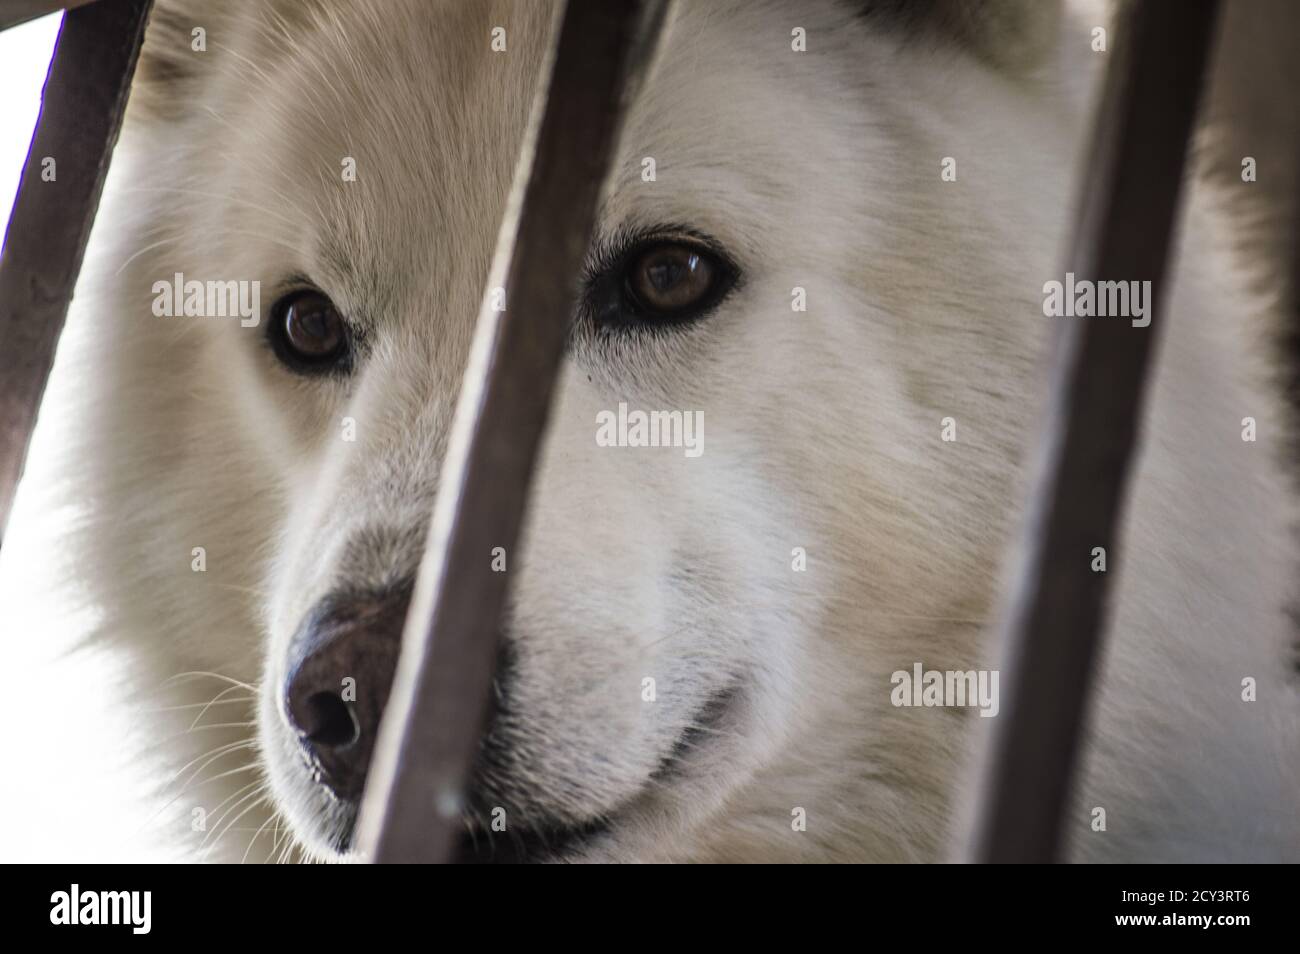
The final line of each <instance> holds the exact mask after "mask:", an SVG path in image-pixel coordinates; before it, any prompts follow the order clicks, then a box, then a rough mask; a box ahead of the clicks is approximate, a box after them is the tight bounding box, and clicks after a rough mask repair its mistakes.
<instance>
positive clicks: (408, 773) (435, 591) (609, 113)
mask: <svg viewBox="0 0 1300 954" xmlns="http://www.w3.org/2000/svg"><path fill="white" fill-rule="evenodd" d="M667 6H668V5H667V3H666V2H665V0H625V2H621V3H609V2H608V0H570V2H569V3H568V5H567V8H566V9H565V11H564V14H563V20H562V23H561V26H560V32H559V40H558V44H557V46H556V49H555V53H554V58H553V67H552V68H551V71H550V74H549V75H550V84H549V89H550V92H549V95H548V96H547V98H546V102H545V107H544V112H543V113H542V119H541V124H540V127H538V128H537V130H536V132H535V138H533V135H532V134H531V133H530V137H529V141H528V142H526V143H525V145H524V156H523V157H522V159H521V162H520V165H519V170H520V171H519V172H518V173H517V174H516V183H515V187H514V190H513V192H512V195H511V201H510V205H509V208H508V211H507V213H506V221H505V223H504V224H503V226H502V231H501V242H500V244H499V245H498V249H497V254H496V261H495V262H494V264H493V270H492V277H491V278H489V280H488V287H489V289H491V288H492V287H494V286H496V285H503V286H504V287H505V290H506V310H505V311H504V312H501V313H497V312H494V311H492V309H491V308H490V307H489V305H488V303H487V298H486V297H485V301H484V306H483V309H482V311H481V312H480V315H479V325H478V329H477V332H476V337H475V343H474V348H473V354H472V355H471V358H470V363H469V367H468V368H467V370H466V374H465V384H464V387H463V390H462V392H461V396H460V402H459V405H458V406H457V409H456V416H455V420H454V423H453V425H452V435H451V441H450V447H449V449H448V452H447V459H446V461H445V462H444V465H443V474H442V480H441V483H440V486H441V490H440V493H439V496H438V502H437V504H436V506H435V508H434V517H433V524H432V529H431V531H430V538H429V546H428V550H427V552H426V554H425V559H424V563H423V565H422V566H421V568H420V574H419V577H418V580H417V582H416V589H415V595H414V597H413V599H412V602H411V609H410V613H409V615H408V617H407V622H406V630H405V633H404V634H403V642H402V655H401V659H400V661H399V663H398V669H397V676H396V680H395V682H394V685H393V692H392V695H391V697H390V699H389V703H388V710H387V712H386V713H385V715H384V720H383V725H382V727H381V730H380V736H379V742H378V745H377V747H376V751H375V756H374V760H373V762H372V764H371V771H370V780H369V783H368V785H367V788H366V794H365V798H364V800H363V805H362V811H361V819H360V823H359V830H358V850H359V852H360V854H361V855H362V857H364V858H367V859H369V860H372V861H378V862H416V861H442V860H446V859H448V858H449V857H450V855H451V851H452V849H453V848H454V846H455V844H456V840H457V837H458V835H459V833H460V832H461V831H463V828H462V823H461V818H460V813H459V806H460V804H461V803H462V800H463V797H464V787H465V785H466V782H467V776H468V772H469V767H470V764H471V761H472V759H473V756H474V753H475V750H476V748H477V745H478V740H479V734H480V732H481V730H482V725H483V720H484V717H485V713H486V708H487V702H488V694H489V690H490V687H491V682H492V673H493V668H494V663H495V656H496V651H497V644H498V629H499V626H500V622H501V614H502V607H503V606H504V604H505V600H506V595H507V584H508V582H509V580H508V576H509V574H508V573H496V572H493V571H492V568H491V552H492V548H493V547H498V546H499V547H505V549H506V552H507V554H509V558H508V565H509V566H510V568H511V571H513V570H514V568H515V567H517V566H518V560H517V558H516V557H515V555H514V551H515V544H516V543H517V541H518V539H519V527H520V524H521V522H522V520H523V516H524V507H525V503H526V499H527V495H528V488H529V483H530V480H531V478H532V471H533V463H534V459H535V457H536V455H537V449H538V445H539V444H540V442H541V438H542V433H543V430H544V428H545V425H546V419H547V416H548V414H549V410H550V404H551V394H552V390H553V386H554V382H555V377H556V374H557V372H558V371H559V367H560V362H561V359H562V357H563V353H564V345H565V340H566V338H567V335H568V333H569V327H570V322H571V320H572V308H573V303H574V299H575V293H576V283H577V277H578V275H579V270H580V268H581V265H582V261H583V258H584V256H585V254H586V250H587V246H588V243H589V242H590V238H591V233H592V228H593V224H594V222H595V215H596V208H597V203H598V200H599V197H600V192H601V188H602V186H603V183H604V182H605V179H606V176H607V175H608V173H609V169H610V163H611V161H612V158H613V155H614V150H615V147H616V145H617V139H618V133H619V129H620V127H621V122H622V115H623V111H624V108H625V106H626V103H627V100H628V99H629V98H630V96H631V95H632V93H633V91H634V87H635V83H636V81H637V79H638V77H639V74H640V73H641V72H642V71H643V69H644V67H645V65H646V61H647V60H648V59H649V57H650V55H651V54H652V52H653V50H654V46H655V44H656V42H657V38H658V36H659V33H660V28H661V26H662V23H663V20H664V18H665V15H666V10H667ZM534 114H536V110H534ZM530 155H531V161H529V157H530ZM503 276H504V278H503Z"/></svg>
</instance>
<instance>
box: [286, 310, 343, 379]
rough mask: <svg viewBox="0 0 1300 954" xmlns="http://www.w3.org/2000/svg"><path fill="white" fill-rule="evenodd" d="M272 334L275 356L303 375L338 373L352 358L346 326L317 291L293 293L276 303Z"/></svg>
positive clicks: (340, 316) (341, 317)
mask: <svg viewBox="0 0 1300 954" xmlns="http://www.w3.org/2000/svg"><path fill="white" fill-rule="evenodd" d="M269 334H270V337H271V344H272V346H273V347H274V349H275V353H276V356H277V357H279V359H280V360H281V361H282V362H284V364H285V365H287V366H288V367H289V368H290V369H292V370H294V371H297V372H299V373H300V374H320V373H325V372H329V371H336V370H339V369H341V368H343V367H344V366H345V365H346V363H347V361H348V359H349V356H350V354H351V347H350V341H349V335H348V324H347V322H346V321H344V320H343V316H342V315H340V314H339V312H338V309H337V308H335V307H334V303H333V302H332V301H330V300H329V298H328V297H326V296H325V295H324V294H322V293H321V292H319V291H315V290H308V291H298V292H294V293H293V294H290V295H286V296H285V297H284V298H281V299H280V300H279V301H278V302H276V303H275V307H274V308H272V309H271V322H270V328H269Z"/></svg>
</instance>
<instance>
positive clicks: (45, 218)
mask: <svg viewBox="0 0 1300 954" xmlns="http://www.w3.org/2000/svg"><path fill="white" fill-rule="evenodd" d="M152 5H153V0H100V2H98V3H94V4H90V5H88V6H84V7H81V8H80V9H77V10H73V11H71V12H69V13H68V14H67V15H66V16H65V17H64V19H63V26H62V28H61V29H60V31H59V39H58V43H57V44H56V46H55V48H54V57H53V60H52V61H51V64H50V71H49V75H48V76H47V77H46V80H45V93H44V99H43V102H42V104H41V115H40V119H39V120H38V121H37V123H36V133H35V135H34V136H33V138H32V144H31V147H30V148H29V149H28V152H27V165H26V167H25V168H24V169H23V178H22V183H21V185H20V186H19V189H18V198H17V200H16V201H15V202H14V208H13V213H12V214H11V215H10V217H9V227H8V229H7V231H6V232H5V242H4V251H3V253H0V541H2V540H3V537H4V528H5V524H6V523H7V522H8V519H9V511H10V508H11V507H12V506H13V498H14V492H15V490H16V489H17V486H18V479H19V477H20V476H21V475H22V470H23V460H24V459H25V457H26V456H27V445H28V442H29V441H30V440H31V435H32V428H33V427H34V426H35V424H36V413H37V410H38V407H39V405H40V401H41V395H42V394H43V393H44V391H45V382H46V380H47V379H48V378H49V375H50V365H51V364H52V363H53V361H54V350H55V347H56V346H57V345H58V342H59V334H60V333H61V332H62V331H63V322H64V319H65V318H66V317H67V314H68V305H69V303H70V302H71V301H72V293H73V290H74V288H75V286H76V284H77V274H78V273H79V272H80V270H81V259H82V256H83V255H84V254H85V251H86V240H87V239H88V238H89V237H90V227H91V224H92V223H93V222H94V219H95V210H96V208H97V207H98V206H99V193H100V190H101V189H102V188H103V186H104V176H105V174H106V173H107V172H108V163H109V159H110V158H111V157H112V154H113V145H114V143H115V142H116V141H117V133H118V129H119V128H120V127H121V125H122V114H123V112H124V111H125V109H126V100H127V95H128V94H129V92H130V89H131V75H132V73H134V72H135V63H136V60H137V59H138V58H139V55H140V44H141V42H142V40H143V39H144V28H145V23H146V21H147V20H148V18H149V8H150V7H151V6H152ZM6 9H8V8H6ZM45 157H51V158H53V159H54V160H55V163H56V165H55V178H54V179H53V180H52V181H49V182H46V181H44V180H43V179H42V175H41V174H42V171H43V168H44V166H43V160H44V159H45Z"/></svg>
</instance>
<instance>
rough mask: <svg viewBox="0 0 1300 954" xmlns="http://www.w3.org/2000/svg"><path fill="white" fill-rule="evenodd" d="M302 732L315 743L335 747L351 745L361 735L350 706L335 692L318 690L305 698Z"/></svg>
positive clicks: (300, 727) (300, 726)
mask: <svg viewBox="0 0 1300 954" xmlns="http://www.w3.org/2000/svg"><path fill="white" fill-rule="evenodd" d="M305 710H306V711H305V712H304V713H303V716H304V719H303V722H305V723H306V724H305V725H299V727H298V728H299V729H300V730H301V732H302V734H303V735H304V736H305V737H306V738H307V739H308V740H309V741H311V742H314V743H315V744H316V745H328V746H333V747H335V748H342V747H343V746H347V745H351V744H352V743H353V742H355V741H356V740H357V738H358V737H359V736H360V735H361V726H360V725H358V724H357V720H356V718H355V717H354V716H353V714H352V708H351V707H350V706H349V705H348V704H347V703H346V702H344V701H343V700H342V699H341V698H340V697H339V696H338V694H337V693H333V692H318V693H316V694H315V695H314V696H310V697H308V699H307V704H306V706H305Z"/></svg>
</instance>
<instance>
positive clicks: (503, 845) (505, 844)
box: [333, 683, 739, 864]
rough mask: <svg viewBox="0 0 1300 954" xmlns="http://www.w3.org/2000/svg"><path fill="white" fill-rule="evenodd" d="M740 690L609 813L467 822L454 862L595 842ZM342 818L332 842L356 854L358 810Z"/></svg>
mask: <svg viewBox="0 0 1300 954" xmlns="http://www.w3.org/2000/svg"><path fill="white" fill-rule="evenodd" d="M738 694H739V687H738V685H737V684H735V683H732V684H730V685H728V686H727V687H726V688H724V689H722V690H719V691H718V692H716V693H714V694H713V695H712V696H710V697H709V698H708V699H706V700H705V701H704V703H703V704H701V705H700V706H699V707H698V708H697V709H696V715H695V717H694V718H693V719H692V720H691V722H690V725H689V726H688V727H687V728H686V730H685V731H683V732H682V733H681V735H680V736H679V737H678V738H677V740H676V742H674V744H673V747H672V749H671V751H669V753H668V754H667V755H665V756H664V758H663V759H662V760H661V761H660V763H659V765H658V766H657V767H656V768H655V770H654V771H653V772H651V773H650V774H649V775H648V776H647V777H646V785H645V786H642V788H641V789H640V790H639V791H638V792H637V793H636V794H634V795H632V796H630V797H629V798H627V799H625V800H624V801H623V803H622V804H621V805H620V806H618V807H616V808H614V809H612V810H611V811H609V812H607V813H605V814H602V815H600V816H598V817H595V818H592V819H590V820H588V821H583V822H577V823H573V824H564V823H560V824H555V825H545V826H541V827H533V828H520V827H518V826H513V827H512V826H507V827H506V828H505V829H504V830H502V831H494V830H492V829H491V826H490V825H488V826H486V827H485V826H484V825H482V824H481V823H480V824H474V823H472V822H469V821H467V823H466V826H465V831H464V833H463V834H461V836H460V837H459V838H458V840H457V844H456V847H455V850H454V852H453V859H452V860H453V861H455V862H458V863H461V864H518V863H543V862H548V861H563V860H564V859H565V858H567V857H572V856H574V855H575V854H578V853H580V852H582V851H583V850H585V849H588V848H590V847H592V846H593V845H594V844H595V843H596V842H597V841H598V840H599V839H600V838H602V837H603V836H605V835H608V834H609V833H610V832H612V831H614V830H616V829H617V828H618V827H619V825H620V823H621V822H622V821H623V820H624V819H625V818H626V816H627V815H628V814H630V811H631V808H632V806H634V805H635V804H636V803H637V802H638V801H640V799H641V798H642V796H644V794H645V792H646V788H647V787H648V786H651V785H662V784H663V783H665V782H666V781H669V780H671V779H673V778H674V777H679V776H680V775H681V774H682V773H683V771H684V767H685V763H686V761H687V759H688V758H689V757H690V756H692V755H693V754H695V753H696V752H697V751H698V750H699V749H700V748H701V747H702V745H703V744H705V742H702V741H701V740H706V739H707V738H708V736H710V735H712V734H713V733H714V732H715V731H716V730H717V729H718V726H719V724H720V723H721V722H722V721H723V720H724V719H725V718H726V716H727V714H728V713H729V712H730V711H731V709H732V707H733V705H734V703H735V699H736V696H737V695H738ZM350 808H351V810H350V811H348V813H347V815H346V817H345V818H344V819H343V820H342V823H341V824H340V826H339V828H338V830H337V834H336V836H335V838H334V839H333V840H334V844H335V845H336V846H337V847H338V850H339V852H340V853H341V854H349V853H351V852H352V851H354V850H355V847H356V846H355V844H354V841H355V837H356V825H357V816H358V811H357V807H356V806H355V805H351V806H350Z"/></svg>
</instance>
